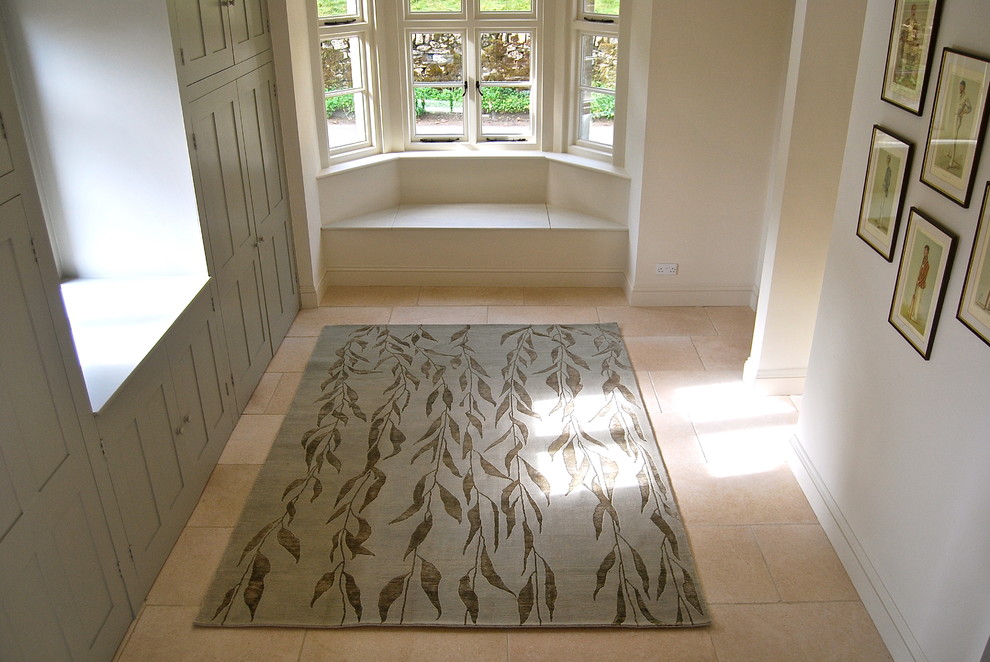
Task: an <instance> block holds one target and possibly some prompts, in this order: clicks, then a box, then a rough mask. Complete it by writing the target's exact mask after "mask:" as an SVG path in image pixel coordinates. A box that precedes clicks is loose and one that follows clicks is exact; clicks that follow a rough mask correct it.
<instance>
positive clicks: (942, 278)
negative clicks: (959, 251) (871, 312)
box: [887, 207, 956, 361]
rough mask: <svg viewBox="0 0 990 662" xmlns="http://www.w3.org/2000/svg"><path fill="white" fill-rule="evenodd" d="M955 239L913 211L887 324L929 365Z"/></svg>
mask: <svg viewBox="0 0 990 662" xmlns="http://www.w3.org/2000/svg"><path fill="white" fill-rule="evenodd" d="M955 246H956V237H955V235H953V234H952V233H951V232H949V231H948V230H946V229H945V228H944V227H942V226H941V225H939V224H938V223H936V222H935V221H934V220H932V219H931V218H929V217H928V216H926V215H925V214H924V213H923V212H921V211H920V210H919V209H918V208H916V207H912V208H911V213H910V214H909V215H908V225H907V231H906V232H905V233H904V242H903V248H902V249H901V260H900V264H899V266H898V268H897V280H896V282H895V284H894V294H893V296H892V297H891V302H890V314H889V315H888V317H887V319H888V321H889V322H890V323H891V324H892V325H893V326H894V328H895V329H897V331H898V332H899V333H900V334H901V335H902V336H903V337H904V339H905V340H907V341H908V343H910V344H911V346H912V347H914V348H915V349H916V350H917V351H918V353H919V354H921V356H922V357H923V358H924V359H925V360H926V361H927V360H928V359H929V358H930V357H931V353H932V344H933V342H934V340H935V331H936V329H937V328H938V321H939V317H940V316H941V312H942V304H943V303H944V301H945V286H946V284H947V283H948V281H949V273H950V271H951V270H952V259H953V257H954V251H955Z"/></svg>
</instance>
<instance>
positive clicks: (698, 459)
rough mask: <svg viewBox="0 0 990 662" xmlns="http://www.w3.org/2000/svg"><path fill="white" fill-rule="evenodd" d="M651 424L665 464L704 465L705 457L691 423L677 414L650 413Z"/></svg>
mask: <svg viewBox="0 0 990 662" xmlns="http://www.w3.org/2000/svg"><path fill="white" fill-rule="evenodd" d="M650 422H651V423H652V424H653V432H654V434H655V435H656V438H657V444H658V445H659V446H660V454H661V455H662V456H663V461H664V463H665V464H667V465H670V464H683V463H685V462H688V463H693V464H703V463H704V461H705V456H704V454H703V453H702V451H701V444H699V443H698V435H697V434H695V431H694V425H692V423H691V421H690V420H688V419H687V418H685V417H684V416H682V415H681V414H678V413H676V412H674V413H670V414H657V413H654V412H653V411H652V410H651V411H650Z"/></svg>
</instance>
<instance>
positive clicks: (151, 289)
mask: <svg viewBox="0 0 990 662" xmlns="http://www.w3.org/2000/svg"><path fill="white" fill-rule="evenodd" d="M207 282H208V278H207V277H206V276H172V277H159V278H77V279H74V280H68V281H65V282H64V283H62V288H61V289H62V299H63V301H65V309H66V313H67V314H68V317H69V324H70V326H71V328H72V340H73V342H74V343H75V346H76V353H77V355H78V356H79V363H80V364H81V366H82V372H83V377H84V378H85V380H86V390H87V392H88V393H89V400H90V405H91V407H92V410H93V411H94V412H97V411H100V410H101V409H102V408H103V406H104V405H105V404H106V403H107V401H109V400H110V398H111V397H112V396H113V394H114V393H115V392H116V391H117V389H118V388H120V386H121V384H123V383H124V381H125V380H126V379H127V378H128V376H130V374H131V373H132V372H134V370H135V369H136V368H137V367H138V365H139V364H140V363H141V361H143V360H144V358H145V357H146V356H147V355H148V354H149V353H150V352H151V350H152V349H154V347H155V345H156V344H157V343H158V341H159V340H161V339H162V337H163V336H164V335H165V333H166V332H167V331H168V330H169V328H170V327H171V326H172V324H173V323H174V322H175V320H176V319H178V317H179V316H180V315H181V314H182V312H183V311H184V310H185V309H186V307H187V306H188V305H189V303H190V302H191V301H192V300H193V299H194V298H195V297H196V295H197V293H199V291H200V290H202V289H203V287H204V286H205V285H206V283H207Z"/></svg>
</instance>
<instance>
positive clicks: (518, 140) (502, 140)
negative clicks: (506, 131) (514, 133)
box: [485, 137, 528, 143]
mask: <svg viewBox="0 0 990 662" xmlns="http://www.w3.org/2000/svg"><path fill="white" fill-rule="evenodd" d="M527 140H528V138H499V137H495V138H485V141H486V142H490V143H524V142H526V141H527Z"/></svg>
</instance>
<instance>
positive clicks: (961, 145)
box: [921, 48, 990, 207]
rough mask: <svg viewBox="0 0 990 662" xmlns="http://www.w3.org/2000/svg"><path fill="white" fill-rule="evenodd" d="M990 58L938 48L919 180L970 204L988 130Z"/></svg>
mask: <svg viewBox="0 0 990 662" xmlns="http://www.w3.org/2000/svg"><path fill="white" fill-rule="evenodd" d="M988 90H990V59H987V58H984V57H980V56H978V55H973V54H971V53H965V52H963V51H957V50H955V49H952V48H944V49H942V63H941V67H940V69H939V75H938V90H937V91H936V93H935V105H934V107H933V109H932V117H931V123H930V125H929V127H928V139H927V141H926V142H925V160H924V163H923V164H922V167H921V181H922V182H924V183H925V184H927V185H928V186H930V187H932V188H933V189H935V190H936V191H938V192H939V193H941V194H942V195H944V196H945V197H947V198H949V199H950V200H952V201H953V202H956V203H958V204H960V205H962V206H963V207H969V200H970V195H971V194H972V192H973V184H974V183H975V181H976V170H977V168H978V166H979V162H980V152H981V151H982V149H983V143H984V138H985V135H986V128H987V109H988V104H987V99H988Z"/></svg>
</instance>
